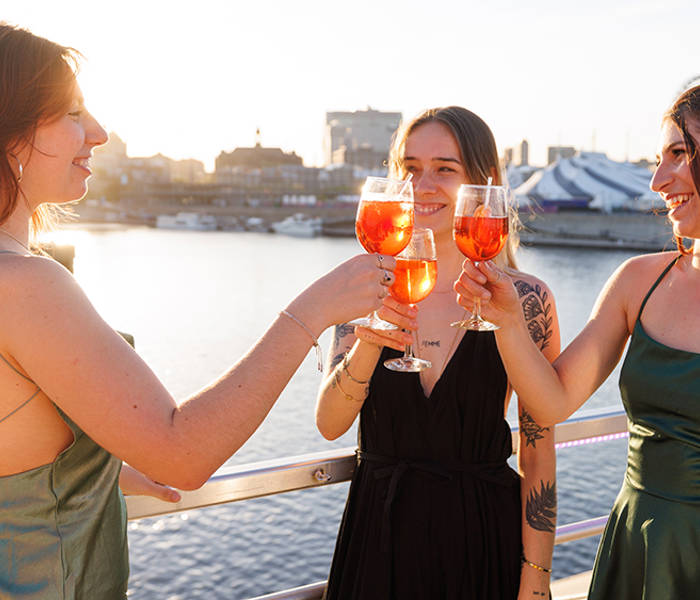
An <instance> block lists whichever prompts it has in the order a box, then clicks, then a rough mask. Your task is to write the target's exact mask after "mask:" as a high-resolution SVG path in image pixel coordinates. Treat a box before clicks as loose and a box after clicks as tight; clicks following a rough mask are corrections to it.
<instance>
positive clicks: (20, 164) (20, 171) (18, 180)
mask: <svg viewBox="0 0 700 600" xmlns="http://www.w3.org/2000/svg"><path fill="white" fill-rule="evenodd" d="M10 156H11V157H12V158H14V159H15V160H16V161H17V171H18V172H19V177H17V183H19V182H20V181H22V175H23V174H24V167H23V166H22V161H20V159H19V158H17V157H16V156H15V155H14V154H10Z"/></svg>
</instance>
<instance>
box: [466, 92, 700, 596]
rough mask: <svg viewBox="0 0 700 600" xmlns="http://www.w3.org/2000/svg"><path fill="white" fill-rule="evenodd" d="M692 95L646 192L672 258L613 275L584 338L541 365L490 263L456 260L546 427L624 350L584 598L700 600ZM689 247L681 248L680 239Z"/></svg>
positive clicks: (669, 129) (697, 240)
mask: <svg viewBox="0 0 700 600" xmlns="http://www.w3.org/2000/svg"><path fill="white" fill-rule="evenodd" d="M699 149H700V86H699V85H696V86H694V87H691V88H689V89H687V90H686V91H685V92H684V93H683V94H682V95H681V96H680V97H679V98H678V99H677V100H676V102H675V103H674V104H673V106H672V107H671V108H670V109H669V111H668V112H667V113H666V115H665V116H664V119H663V122H662V129H661V142H660V145H659V149H658V154H657V168H656V172H655V174H654V176H653V178H652V180H651V188H652V189H653V190H654V191H656V192H658V193H659V194H660V195H661V198H662V199H663V200H664V202H665V204H666V208H667V209H668V218H669V220H670V221H671V224H672V225H673V232H674V235H675V237H676V241H677V246H678V250H677V251H675V252H661V253H657V254H648V255H643V256H638V257H635V258H631V259H629V260H628V261H626V262H625V263H624V264H623V265H622V266H620V267H619V268H618V269H617V271H616V272H615V273H614V274H613V275H612V276H611V278H610V279H609V280H608V282H607V284H606V285H605V287H604V289H603V291H602V292H601V294H600V296H599V298H598V300H597V302H596V304H595V307H594V309H593V312H592V314H591V317H590V319H589V321H588V323H587V325H586V326H585V328H584V329H583V331H582V332H581V333H580V334H579V335H578V337H576V339H574V340H573V342H571V344H570V345H569V346H568V347H567V348H566V349H565V350H564V352H562V354H561V355H560V357H559V358H558V359H557V360H556V361H555V362H554V363H553V365H551V366H550V364H549V363H548V362H547V361H546V360H542V357H541V354H540V353H539V352H538V351H537V349H536V347H535V346H534V345H533V344H532V343H531V342H530V339H529V335H528V332H527V329H526V328H524V323H523V321H522V316H521V312H520V311H519V304H518V301H517V294H516V293H515V290H514V289H513V286H512V284H511V282H510V280H509V279H508V277H507V276H506V274H505V273H504V272H503V271H501V270H499V269H497V268H496V267H495V266H493V265H490V264H487V263H481V264H480V265H479V268H478V269H477V268H475V267H474V265H472V264H470V263H468V262H465V265H464V271H463V273H462V276H461V278H460V280H459V282H458V283H457V285H456V289H457V291H458V292H459V293H460V295H462V299H461V300H460V301H461V302H462V303H463V304H464V305H465V306H468V305H469V303H470V302H471V298H472V297H473V296H474V295H480V296H481V297H482V298H483V300H482V313H483V314H484V316H485V318H487V319H489V320H490V321H493V322H495V323H498V324H499V325H500V326H501V329H500V330H498V331H497V332H496V338H497V340H498V348H499V351H500V353H501V357H502V358H503V362H504V364H505V367H506V371H507V372H508V377H509V379H510V381H511V383H512V385H513V387H514V389H515V390H516V392H517V393H518V396H519V398H520V400H521V402H523V403H524V405H525V406H526V407H527V408H528V410H529V411H530V412H531V414H532V415H533V417H534V418H535V419H537V421H538V422H539V423H541V424H543V425H546V424H553V423H556V422H560V421H563V420H564V419H566V418H567V417H568V416H569V415H571V414H572V413H573V412H574V411H575V410H576V409H577V408H578V407H579V406H581V405H582V404H583V403H584V402H585V401H586V399H587V398H588V397H589V396H590V395H591V394H592V393H593V392H594V391H595V390H596V389H597V388H598V386H600V385H601V384H602V383H603V381H604V380H605V379H606V378H607V377H608V375H609V374H610V373H611V371H612V370H613V368H614V367H615V365H616V364H617V363H618V361H619V360H620V357H621V356H622V353H623V350H624V347H625V344H626V343H627V341H628V340H629V349H628V351H627V355H626V357H625V361H624V364H623V366H622V370H621V373H620V391H621V394H622V400H623V404H624V406H625V410H626V411H627V415H628V418H629V433H630V439H629V449H628V463H627V471H626V473H625V478H624V482H623V485H622V489H621V490H620V494H619V495H618V497H617V500H616V501H615V505H614V506H613V509H612V513H611V515H610V519H609V521H608V525H607V527H606V529H605V533H604V534H603V538H602V540H601V543H600V547H599V549H598V556H597V558H596V562H595V568H594V573H593V579H592V582H591V588H590V592H589V598H590V599H595V600H603V599H614V600H637V599H640V598H643V599H648V600H657V599H659V598H679V599H681V598H682V599H686V598H697V597H698V596H699V595H700V568H698V565H699V564H700V310H698V308H699V304H698V303H699V302H700V195H699V194H698V191H699V190H700V152H699ZM684 238H687V239H689V240H690V246H689V247H686V246H685V245H684V243H683V239H684Z"/></svg>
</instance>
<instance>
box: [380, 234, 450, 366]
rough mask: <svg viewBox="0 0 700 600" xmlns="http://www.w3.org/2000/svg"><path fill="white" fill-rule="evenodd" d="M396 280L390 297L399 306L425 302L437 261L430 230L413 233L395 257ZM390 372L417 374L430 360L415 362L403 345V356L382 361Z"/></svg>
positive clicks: (411, 353)
mask: <svg viewBox="0 0 700 600" xmlns="http://www.w3.org/2000/svg"><path fill="white" fill-rule="evenodd" d="M394 275H395V276H396V280H395V281H394V284H393V285H392V286H391V289H390V290H389V293H390V294H391V295H392V297H393V298H394V299H395V300H398V301H399V302H401V303H402V304H415V303H416V302H420V301H421V300H425V298H427V297H428V295H429V294H430V292H432V291H433V288H434V287H435V282H436V281H437V260H436V255H435V241H434V240H433V231H432V229H414V230H413V237H412V238H411V241H410V242H409V243H408V246H406V248H405V249H404V250H403V251H402V252H401V254H399V255H398V256H397V257H396V268H395V269H394ZM384 366H385V367H386V368H387V369H391V370H392V371H401V372H403V373H416V372H418V371H423V370H424V369H429V368H430V367H431V366H432V364H431V363H430V361H429V360H424V359H422V358H416V357H415V356H414V355H413V346H412V345H411V344H408V345H406V349H405V351H404V355H403V356H402V357H400V358H392V359H389V360H385V361H384Z"/></svg>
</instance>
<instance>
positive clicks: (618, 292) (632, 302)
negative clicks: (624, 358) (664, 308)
mask: <svg viewBox="0 0 700 600" xmlns="http://www.w3.org/2000/svg"><path fill="white" fill-rule="evenodd" d="M677 256H678V252H655V253H653V254H642V255H640V256H634V257H632V258H629V259H627V260H626V261H625V262H624V263H622V264H621V265H620V266H619V267H618V268H617V270H616V271H615V272H614V273H613V274H612V275H611V276H610V279H608V282H607V283H606V286H605V290H604V294H606V295H607V296H609V297H612V298H615V299H616V301H617V302H618V303H619V304H620V305H621V306H622V307H623V308H624V310H625V312H626V314H627V316H628V321H630V324H632V323H633V320H634V319H633V317H634V318H636V315H637V313H638V312H639V308H640V306H641V304H642V300H643V299H644V296H645V295H646V293H647V291H648V290H649V289H651V287H652V285H653V284H654V282H655V281H656V280H657V278H658V277H660V276H661V274H662V273H663V272H664V269H666V267H668V266H669V265H670V264H671V263H672V262H673V261H674V260H675V259H676V257H677ZM630 319H632V320H630ZM630 326H631V325H630Z"/></svg>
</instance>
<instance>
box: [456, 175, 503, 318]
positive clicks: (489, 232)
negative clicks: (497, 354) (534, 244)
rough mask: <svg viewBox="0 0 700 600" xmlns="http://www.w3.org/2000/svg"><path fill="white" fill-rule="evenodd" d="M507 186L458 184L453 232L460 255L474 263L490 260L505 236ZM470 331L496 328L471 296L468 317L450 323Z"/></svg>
mask: <svg viewBox="0 0 700 600" xmlns="http://www.w3.org/2000/svg"><path fill="white" fill-rule="evenodd" d="M506 198H507V196H506V189H505V187H503V186H501V185H471V184H465V185H461V186H460V187H459V192H458V193H457V208H456V209H455V219H454V229H453V235H454V239H455V242H457V247H458V248H459V249H460V251H461V252H462V254H464V256H466V257H467V258H469V259H470V260H472V261H473V262H474V264H475V265H478V263H479V261H482V260H491V259H492V258H493V257H494V256H496V255H497V254H498V253H499V252H500V251H501V250H502V249H503V246H504V245H505V243H506V239H507V238H508V201H507V199H506ZM452 326H453V327H462V328H464V329H469V330H470V331H493V330H494V329H498V325H494V324H493V323H490V322H489V321H486V320H484V319H482V318H481V300H480V299H479V298H474V310H473V312H472V315H471V317H469V319H466V320H464V321H457V322H455V323H452Z"/></svg>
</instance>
